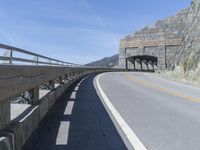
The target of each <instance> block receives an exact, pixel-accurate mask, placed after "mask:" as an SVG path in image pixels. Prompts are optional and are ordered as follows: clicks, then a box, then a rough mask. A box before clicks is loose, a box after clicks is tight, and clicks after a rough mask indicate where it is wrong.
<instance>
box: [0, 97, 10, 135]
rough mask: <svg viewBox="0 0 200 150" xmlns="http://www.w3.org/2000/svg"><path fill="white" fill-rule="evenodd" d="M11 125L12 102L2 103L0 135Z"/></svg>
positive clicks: (0, 107) (0, 104) (0, 109)
mask: <svg viewBox="0 0 200 150" xmlns="http://www.w3.org/2000/svg"><path fill="white" fill-rule="evenodd" d="M9 123H10V101H9V100H5V101H2V102H0V135H1V134H2V131H3V129H4V128H5V127H6V126H7V125H9Z"/></svg>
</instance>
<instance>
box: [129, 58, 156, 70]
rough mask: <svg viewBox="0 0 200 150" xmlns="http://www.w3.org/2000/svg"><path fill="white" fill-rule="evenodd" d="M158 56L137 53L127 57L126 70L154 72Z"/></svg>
mask: <svg viewBox="0 0 200 150" xmlns="http://www.w3.org/2000/svg"><path fill="white" fill-rule="evenodd" d="M157 62H158V58H157V57H155V56H150V55H136V56H131V57H127V58H126V70H129V71H131V70H132V71H147V72H154V71H155V66H157Z"/></svg>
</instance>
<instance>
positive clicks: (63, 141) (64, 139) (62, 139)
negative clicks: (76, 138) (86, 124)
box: [56, 121, 70, 145]
mask: <svg viewBox="0 0 200 150" xmlns="http://www.w3.org/2000/svg"><path fill="white" fill-rule="evenodd" d="M69 126H70V122H69V121H61V123H60V127H59V130H58V134H57V138H56V145H67V143H68V135H69Z"/></svg>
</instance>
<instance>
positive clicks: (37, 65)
mask: <svg viewBox="0 0 200 150" xmlns="http://www.w3.org/2000/svg"><path fill="white" fill-rule="evenodd" d="M38 60H39V58H38V57H36V61H37V62H36V65H37V66H38Z"/></svg>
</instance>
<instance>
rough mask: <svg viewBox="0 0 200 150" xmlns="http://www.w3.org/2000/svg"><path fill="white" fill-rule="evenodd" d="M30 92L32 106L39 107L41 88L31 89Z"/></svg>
mask: <svg viewBox="0 0 200 150" xmlns="http://www.w3.org/2000/svg"><path fill="white" fill-rule="evenodd" d="M29 92H30V94H31V99H30V104H31V105H37V104H38V102H39V87H36V88H33V89H31V90H30V91H29Z"/></svg>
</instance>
